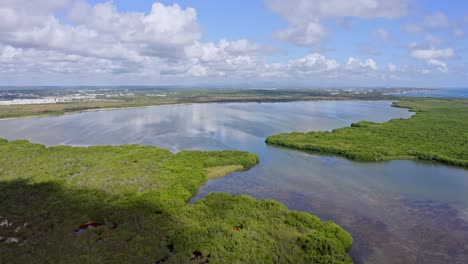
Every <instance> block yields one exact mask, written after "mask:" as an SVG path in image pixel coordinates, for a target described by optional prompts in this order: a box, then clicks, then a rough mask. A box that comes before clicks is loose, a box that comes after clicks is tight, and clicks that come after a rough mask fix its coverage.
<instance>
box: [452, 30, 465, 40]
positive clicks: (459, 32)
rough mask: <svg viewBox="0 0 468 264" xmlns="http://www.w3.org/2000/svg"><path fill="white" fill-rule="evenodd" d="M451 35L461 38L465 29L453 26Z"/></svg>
mask: <svg viewBox="0 0 468 264" xmlns="http://www.w3.org/2000/svg"><path fill="white" fill-rule="evenodd" d="M452 33H453V35H454V36H455V37H457V38H463V37H464V36H465V31H464V30H463V29H461V28H455V29H454V30H453V31H452Z"/></svg>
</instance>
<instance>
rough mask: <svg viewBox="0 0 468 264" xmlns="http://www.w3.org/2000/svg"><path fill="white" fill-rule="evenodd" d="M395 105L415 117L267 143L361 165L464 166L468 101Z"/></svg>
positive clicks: (467, 160)
mask: <svg viewBox="0 0 468 264" xmlns="http://www.w3.org/2000/svg"><path fill="white" fill-rule="evenodd" d="M394 106H395V107H404V108H409V109H411V111H415V112H416V114H415V115H414V116H413V117H411V118H409V119H393V120H390V121H388V122H385V123H382V124H378V123H373V122H366V121H364V122H359V123H355V124H352V125H351V127H347V128H340V129H335V130H333V131H332V132H309V133H287V134H279V135H274V136H270V137H268V138H267V140H266V142H267V143H269V144H274V145H281V146H285V147H291V148H297V149H303V150H311V151H317V152H325V153H332V154H338V155H342V156H345V157H347V158H350V159H356V160H364V161H378V160H387V159H421V160H434V161H439V162H443V163H448V164H453V165H458V166H464V167H468V100H463V99H405V100H401V101H399V102H396V103H394Z"/></svg>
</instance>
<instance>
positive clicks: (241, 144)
mask: <svg viewBox="0 0 468 264" xmlns="http://www.w3.org/2000/svg"><path fill="white" fill-rule="evenodd" d="M389 105H390V102H383V101H380V102H375V101H373V102H367V101H320V102H290V103H261V104H259V103H226V104H193V105H172V106H158V107H146V108H137V109H121V110H113V111H98V112H86V113H80V114H72V115H65V116H59V117H44V118H27V119H17V120H3V121H0V137H5V138H8V139H23V138H25V139H29V140H31V141H33V142H38V143H43V144H46V145H56V144H70V145H83V146H86V145H103V144H127V143H131V144H146V145H155V146H160V147H164V148H168V149H170V150H172V151H180V150H184V149H205V150H212V149H241V150H246V151H252V152H255V153H257V154H258V155H260V158H261V163H260V164H259V165H258V166H256V167H254V168H252V169H251V170H249V171H246V172H239V173H234V174H231V175H229V176H226V177H224V178H220V179H215V180H212V181H209V182H208V183H207V184H206V185H205V186H204V187H203V188H202V189H201V190H200V193H199V194H198V195H197V197H195V198H194V201H195V200H197V199H199V198H202V197H204V196H205V195H207V194H208V193H209V192H213V191H222V192H230V193H234V194H241V193H243V194H250V195H253V196H255V197H257V198H269V199H275V200H278V201H280V202H283V203H285V204H286V205H288V206H289V207H290V208H293V209H299V210H305V211H309V212H311V213H314V214H317V215H319V216H321V217H322V218H324V219H331V220H334V221H336V222H338V223H339V224H341V225H343V226H344V227H345V228H346V229H347V230H349V231H350V232H351V233H352V234H353V237H354V239H355V243H354V244H353V248H352V251H351V254H352V255H353V257H354V258H355V260H356V261H357V262H358V263H360V262H366V263H425V262H432V263H434V262H436V263H437V262H441V263H443V262H448V263H465V261H464V260H466V259H468V249H466V248H463V247H461V246H459V245H463V244H468V210H467V208H468V191H467V190H468V171H467V170H464V169H459V168H453V167H448V166H443V165H438V164H432V163H423V162H414V161H389V162H378V163H362V162H352V161H349V160H346V159H342V158H339V157H330V156H326V155H317V154H306V153H303V152H298V151H293V150H287V149H283V148H277V147H271V146H267V145H265V143H264V140H265V137H267V136H268V135H271V134H275V133H281V132H289V131H310V130H332V129H334V128H338V127H343V126H349V125H350V124H351V123H352V122H357V121H361V120H370V121H375V122H383V121H386V120H389V119H391V118H407V117H409V116H411V113H409V112H408V111H407V110H405V109H400V108H391V107H389Z"/></svg>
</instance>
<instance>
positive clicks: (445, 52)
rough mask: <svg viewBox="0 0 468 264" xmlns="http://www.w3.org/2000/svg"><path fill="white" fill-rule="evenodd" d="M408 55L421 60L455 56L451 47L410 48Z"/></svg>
mask: <svg viewBox="0 0 468 264" xmlns="http://www.w3.org/2000/svg"><path fill="white" fill-rule="evenodd" d="M410 55H411V56H412V57H413V58H416V59H421V60H431V59H450V58H453V57H454V56H455V52H454V51H453V49H452V48H445V49H434V48H427V49H423V48H417V49H413V50H411V52H410Z"/></svg>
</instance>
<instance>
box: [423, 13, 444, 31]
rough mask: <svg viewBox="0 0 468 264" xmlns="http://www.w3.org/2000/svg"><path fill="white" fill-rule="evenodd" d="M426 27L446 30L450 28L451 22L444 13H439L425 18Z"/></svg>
mask: <svg viewBox="0 0 468 264" xmlns="http://www.w3.org/2000/svg"><path fill="white" fill-rule="evenodd" d="M424 25H426V26H427V27H430V28H444V27H448V26H450V21H449V19H448V17H447V16H446V15H445V14H444V13H442V12H437V13H435V14H433V15H429V16H426V17H425V18H424Z"/></svg>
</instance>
